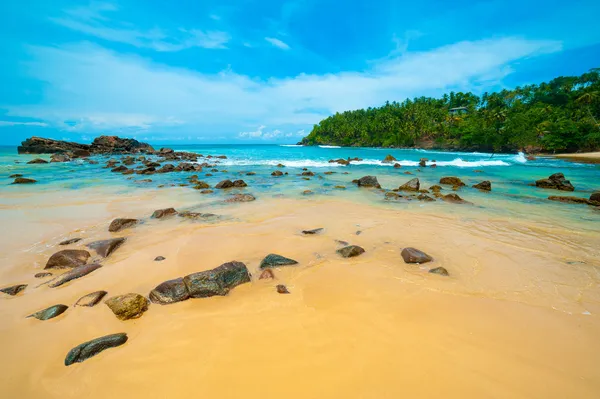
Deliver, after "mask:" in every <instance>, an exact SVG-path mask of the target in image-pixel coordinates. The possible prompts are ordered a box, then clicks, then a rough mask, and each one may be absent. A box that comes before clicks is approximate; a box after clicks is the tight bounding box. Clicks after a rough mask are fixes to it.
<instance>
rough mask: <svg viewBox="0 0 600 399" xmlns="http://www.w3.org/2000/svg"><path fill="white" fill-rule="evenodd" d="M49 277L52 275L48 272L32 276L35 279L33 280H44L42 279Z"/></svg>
mask: <svg viewBox="0 0 600 399" xmlns="http://www.w3.org/2000/svg"><path fill="white" fill-rule="evenodd" d="M50 276H52V273H48V272H42V273H36V274H34V275H33V277H35V278H44V277H50Z"/></svg>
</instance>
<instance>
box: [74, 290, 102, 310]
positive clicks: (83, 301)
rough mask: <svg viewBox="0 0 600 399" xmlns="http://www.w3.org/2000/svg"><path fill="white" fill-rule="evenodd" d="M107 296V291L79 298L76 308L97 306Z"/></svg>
mask: <svg viewBox="0 0 600 399" xmlns="http://www.w3.org/2000/svg"><path fill="white" fill-rule="evenodd" d="M106 294H108V292H106V291H96V292H91V293H89V294H87V295H84V296H82V297H81V298H79V299H78V300H77V302H75V306H87V307H92V306H96V305H97V304H98V302H100V301H101V300H102V298H104V296H105V295H106Z"/></svg>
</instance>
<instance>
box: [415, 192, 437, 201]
mask: <svg viewBox="0 0 600 399" xmlns="http://www.w3.org/2000/svg"><path fill="white" fill-rule="evenodd" d="M417 199H418V200H419V201H425V202H432V201H435V199H433V198H431V197H430V196H429V195H427V194H419V196H418V197H417Z"/></svg>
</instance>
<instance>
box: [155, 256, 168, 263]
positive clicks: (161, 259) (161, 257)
mask: <svg viewBox="0 0 600 399" xmlns="http://www.w3.org/2000/svg"><path fill="white" fill-rule="evenodd" d="M165 259H167V258H165V257H164V256H157V257H156V258H154V261H155V262H161V261H163V260H165Z"/></svg>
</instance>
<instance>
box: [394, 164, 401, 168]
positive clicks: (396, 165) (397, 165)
mask: <svg viewBox="0 0 600 399" xmlns="http://www.w3.org/2000/svg"><path fill="white" fill-rule="evenodd" d="M401 167H402V165H400V164H399V163H395V164H394V169H400V168H401Z"/></svg>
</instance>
